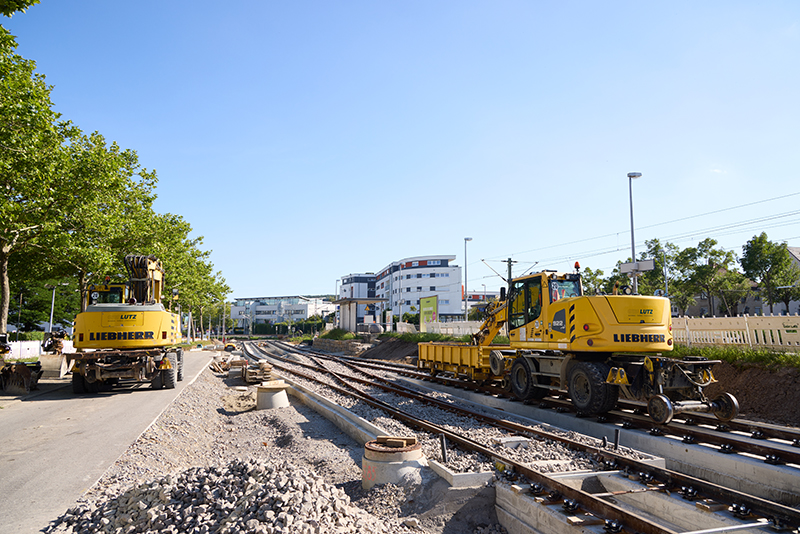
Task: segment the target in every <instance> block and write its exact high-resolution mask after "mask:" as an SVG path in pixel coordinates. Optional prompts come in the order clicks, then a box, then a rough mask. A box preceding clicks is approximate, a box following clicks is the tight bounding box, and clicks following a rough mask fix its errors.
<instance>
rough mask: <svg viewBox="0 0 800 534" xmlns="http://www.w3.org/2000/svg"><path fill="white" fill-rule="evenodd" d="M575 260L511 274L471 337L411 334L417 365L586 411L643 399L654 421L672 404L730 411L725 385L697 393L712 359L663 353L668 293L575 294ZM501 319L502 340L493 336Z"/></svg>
mask: <svg viewBox="0 0 800 534" xmlns="http://www.w3.org/2000/svg"><path fill="white" fill-rule="evenodd" d="M579 269H580V267H579V266H578V264H577V263H576V271H575V272H574V273H559V272H556V271H542V272H539V273H535V274H530V275H527V276H524V277H521V278H517V279H513V280H510V282H509V287H508V291H507V292H506V291H505V289H506V288H502V291H501V296H500V300H499V301H496V302H493V303H491V304H490V305H489V306H488V307H487V309H486V312H487V316H486V319H485V321H484V322H483V324H482V325H481V327H480V329H479V331H478V332H477V333H476V334H474V335H473V337H472V343H471V344H456V343H420V344H419V359H418V363H417V366H418V368H420V369H425V370H427V371H428V372H430V373H431V374H436V373H439V372H450V373H453V374H454V375H456V376H461V377H466V378H468V379H470V380H475V381H481V382H487V383H497V382H499V385H500V386H501V387H503V388H504V389H505V390H506V391H508V392H511V393H513V394H514V396H516V397H517V398H519V399H521V400H527V401H530V400H534V399H542V398H544V397H545V396H547V395H549V394H553V393H557V392H558V391H559V390H566V391H567V392H568V393H569V396H570V398H571V401H572V404H573V405H574V406H575V408H576V409H577V410H578V412H581V413H584V414H587V415H596V414H602V413H605V412H608V411H609V410H611V409H613V408H614V407H615V405H616V403H617V400H618V399H619V397H623V398H626V399H632V400H638V401H644V402H646V403H647V408H648V412H649V414H650V417H651V418H652V419H653V420H654V421H655V422H657V423H659V424H667V423H669V422H670V421H671V420H672V418H673V416H674V415H675V414H677V413H681V412H692V411H695V412H711V413H713V414H714V415H716V417H717V418H718V419H719V420H721V421H729V420H731V419H733V418H734V417H736V415H738V413H739V405H738V402H737V401H736V398H735V397H733V396H732V395H730V394H729V393H723V394H722V395H720V396H719V397H717V398H716V399H714V400H709V399H708V398H706V396H705V394H704V393H703V389H704V388H705V387H706V386H708V385H710V384H711V383H713V382H715V381H716V380H715V378H714V376H713V374H712V372H711V367H712V366H713V365H714V364H715V363H719V362H718V361H717V360H707V359H705V358H701V357H686V358H683V359H675V358H670V357H668V356H666V355H665V353H668V352H670V351H671V350H672V348H673V347H672V343H673V339H672V320H671V313H670V312H671V310H670V302H669V299H666V298H664V297H659V296H643V295H631V294H630V290H629V289H628V288H626V287H623V288H620V289H621V290H617V289H615V291H614V294H611V295H584V294H583V285H582V282H581V276H580V272H579ZM506 293H507V296H506ZM506 325H507V327H508V334H509V344H508V345H493V344H492V341H493V340H494V338H495V336H497V335H498V334H499V333H500V331H501V330H502V329H503V328H504V327H505V326H506Z"/></svg>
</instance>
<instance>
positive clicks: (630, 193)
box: [628, 172, 642, 295]
mask: <svg viewBox="0 0 800 534" xmlns="http://www.w3.org/2000/svg"><path fill="white" fill-rule="evenodd" d="M641 176H642V173H640V172H629V173H628V196H629V197H630V201H631V261H632V262H633V263H636V245H635V241H634V239H633V185H632V184H633V180H634V178H640V177H641ZM638 274H639V273H638V272H637V271H636V270H635V269H634V271H633V294H634V295H637V294H638V293H639V291H638V290H639V285H638V283H637V276H638Z"/></svg>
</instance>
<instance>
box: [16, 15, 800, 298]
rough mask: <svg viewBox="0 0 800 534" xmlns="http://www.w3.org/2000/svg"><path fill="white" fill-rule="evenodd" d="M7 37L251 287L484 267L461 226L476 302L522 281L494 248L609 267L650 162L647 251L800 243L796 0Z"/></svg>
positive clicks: (309, 287)
mask: <svg viewBox="0 0 800 534" xmlns="http://www.w3.org/2000/svg"><path fill="white" fill-rule="evenodd" d="M3 24H4V25H5V26H6V27H7V28H8V29H9V30H10V31H11V33H12V34H14V35H16V36H17V42H18V44H19V48H18V52H19V53H20V54H21V55H23V56H24V57H26V58H28V59H32V60H34V61H36V62H37V65H38V70H39V72H41V73H43V74H45V75H46V77H47V81H48V83H50V84H52V85H53V86H54V87H55V88H54V91H53V94H52V97H53V100H54V102H55V106H56V109H57V110H58V111H59V112H61V113H62V114H63V116H64V118H67V119H70V120H72V121H73V122H74V123H75V124H77V125H78V126H79V127H80V128H82V129H83V130H84V131H86V132H91V131H94V130H97V131H99V132H100V133H101V134H103V135H104V136H105V137H106V139H107V140H109V141H116V142H117V143H118V144H119V145H120V146H122V147H123V148H131V149H134V150H136V151H137V152H138V154H139V158H140V161H141V163H142V164H143V165H144V166H145V167H146V168H148V169H155V170H156V171H157V173H158V177H159V185H158V200H157V202H156V209H157V211H159V212H171V213H178V214H180V215H182V216H184V217H185V218H186V219H187V220H188V221H189V222H190V223H191V225H192V227H193V228H194V231H195V235H201V236H204V238H205V240H204V244H205V246H206V247H207V248H208V249H211V250H212V251H213V253H212V261H213V262H214V264H215V266H216V268H217V269H219V270H221V271H222V273H223V276H225V278H226V279H227V281H228V283H229V284H230V286H231V287H232V289H233V294H232V295H231V296H232V297H247V296H267V295H289V294H319V293H332V292H333V291H334V288H335V281H336V279H337V278H339V277H340V276H342V275H345V274H348V273H354V272H369V271H377V270H379V269H381V268H383V267H384V266H386V265H387V264H388V263H390V262H391V261H394V260H397V259H400V258H403V257H409V256H421V255H428V254H453V255H456V256H457V257H458V259H457V263H458V264H459V265H463V262H464V258H463V255H464V237H466V236H470V237H472V238H473V241H472V242H470V243H469V249H468V251H469V252H468V259H469V264H468V265H469V287H470V289H479V288H481V289H482V284H486V286H487V289H488V290H490V291H492V290H497V289H498V288H499V287H500V285H501V284H502V281H501V280H500V278H498V277H497V276H496V275H495V274H494V273H493V272H492V271H491V270H490V269H489V268H488V267H486V266H485V265H484V264H483V263H482V262H481V259H486V260H487V261H489V263H490V265H492V266H493V267H494V268H495V269H497V270H498V271H501V272H505V268H504V267H503V264H502V263H499V261H498V260H502V259H505V258H507V257H512V258H513V259H514V260H516V261H518V262H519V263H518V264H517V267H516V270H515V274H521V273H522V271H525V270H526V269H528V268H529V267H530V266H531V265H532V263H533V262H539V264H538V265H537V266H536V269H539V268H552V269H559V270H570V269H571V266H572V264H573V263H574V261H575V260H579V261H580V262H581V264H582V265H583V266H586V267H591V268H595V269H596V268H600V269H603V270H604V271H605V272H606V274H608V273H609V272H610V271H611V269H613V267H614V266H615V264H616V262H617V261H618V260H626V259H627V258H628V257H629V256H630V218H629V217H630V212H629V203H628V179H627V178H626V174H627V173H628V172H632V171H637V172H641V173H643V176H642V178H640V179H638V180H636V181H635V182H634V183H633V190H634V191H633V195H634V214H635V223H636V228H637V230H636V232H635V237H636V242H637V250H643V249H644V241H645V240H646V239H652V238H659V239H662V240H667V241H672V242H674V243H675V244H677V245H678V246H680V247H681V248H684V247H688V246H693V245H696V244H697V242H698V241H700V240H702V239H704V238H706V237H712V238H715V239H717V240H718V241H719V242H720V244H721V245H722V246H723V247H725V248H726V249H729V250H734V251H735V252H736V253H737V254H740V253H741V246H742V245H743V244H744V243H745V242H746V241H747V240H748V239H750V238H751V237H752V236H753V235H756V234H758V233H760V232H761V231H766V232H767V234H768V235H769V237H770V239H772V240H776V241H783V240H786V241H788V243H789V245H791V246H799V245H800V195H798V193H800V179H798V164H799V163H800V149H799V147H800V136H799V135H798V128H800V97H798V95H800V53H799V52H800V3H797V2H794V1H785V2H780V1H771V2H759V3H755V2H745V1H742V2H736V1H724V2H722V1H706V2H688V1H671V2H624V1H620V2H589V1H586V2H583V1H565V2H544V1H527V2H517V1H492V2H489V1H483V2H475V1H440V2H430V1H424V2H423V1H417V2H415V1H406V2H357V1H342V2H322V1H307V2H275V1H263V0H262V1H240V2H235V3H228V4H225V3H219V2H208V1H206V0H199V1H193V2H188V1H184V0H175V1H171V2H153V1H140V2H135V3H131V2H108V1H100V0H42V3H41V4H40V5H37V6H33V7H32V8H30V9H29V10H28V11H27V12H26V13H18V14H15V15H14V16H13V17H12V18H11V19H7V20H5V21H4V22H3ZM767 199H776V200H769V201H766V202H760V201H762V200H767ZM754 203H755V204H754ZM748 204H749V205H748ZM744 205H748V206H746V207H741V208H737V209H728V208H734V207H736V206H744ZM720 210H724V211H720ZM710 212H717V213H714V214H712V215H704V216H700V215H702V214H706V213H710ZM763 217H771V219H769V220H762V221H759V220H757V219H759V218H763ZM748 221H749V222H748ZM734 225H735V226H734ZM131 252H134V251H131ZM135 252H146V251H135Z"/></svg>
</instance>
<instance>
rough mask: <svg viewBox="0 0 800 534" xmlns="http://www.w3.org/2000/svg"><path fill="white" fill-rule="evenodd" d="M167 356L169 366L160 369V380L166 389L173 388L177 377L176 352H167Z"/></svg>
mask: <svg viewBox="0 0 800 534" xmlns="http://www.w3.org/2000/svg"><path fill="white" fill-rule="evenodd" d="M167 358H168V359H169V365H170V368H169V369H164V370H163V371H161V375H162V380H163V381H164V387H165V388H166V389H175V382H176V378H177V377H178V354H177V353H175V352H168V353H167Z"/></svg>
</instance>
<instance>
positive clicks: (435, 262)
mask: <svg viewBox="0 0 800 534" xmlns="http://www.w3.org/2000/svg"><path fill="white" fill-rule="evenodd" d="M441 264H442V260H428V265H441Z"/></svg>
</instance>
